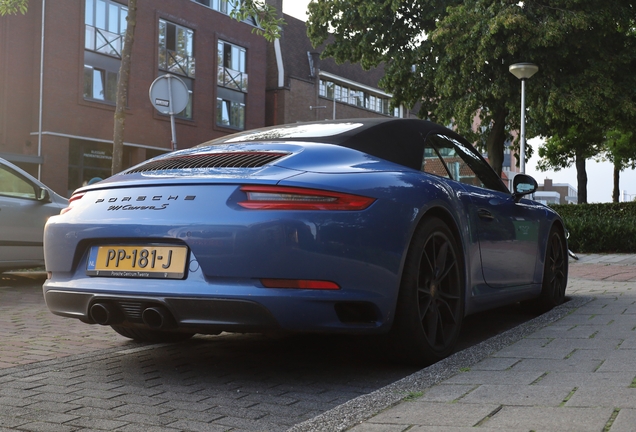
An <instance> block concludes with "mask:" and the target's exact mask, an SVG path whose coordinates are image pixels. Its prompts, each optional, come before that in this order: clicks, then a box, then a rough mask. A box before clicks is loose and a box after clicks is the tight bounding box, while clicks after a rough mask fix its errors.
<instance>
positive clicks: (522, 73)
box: [508, 63, 539, 174]
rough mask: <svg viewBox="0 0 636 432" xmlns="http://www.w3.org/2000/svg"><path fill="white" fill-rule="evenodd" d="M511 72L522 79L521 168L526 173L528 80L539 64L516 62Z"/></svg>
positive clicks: (511, 67) (510, 69)
mask: <svg viewBox="0 0 636 432" xmlns="http://www.w3.org/2000/svg"><path fill="white" fill-rule="evenodd" d="M508 70H509V71H510V73H511V74H513V75H514V76H516V77H517V78H519V79H520V80H521V128H520V129H521V130H520V131H519V135H520V136H519V158H520V161H519V169H520V170H521V174H525V173H526V80H527V79H528V78H530V77H531V76H532V75H534V74H536V73H537V71H538V70H539V66H537V65H536V64H532V63H515V64H513V65H510V66H509V67H508Z"/></svg>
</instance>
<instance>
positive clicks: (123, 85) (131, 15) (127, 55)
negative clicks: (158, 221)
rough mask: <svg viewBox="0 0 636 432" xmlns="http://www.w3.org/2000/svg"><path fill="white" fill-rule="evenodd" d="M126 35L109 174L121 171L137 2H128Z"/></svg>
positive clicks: (129, 0) (118, 84) (116, 97)
mask: <svg viewBox="0 0 636 432" xmlns="http://www.w3.org/2000/svg"><path fill="white" fill-rule="evenodd" d="M126 22H127V26H126V34H125V35H124V46H123V47H122V50H121V64H120V65H119V77H118V79H117V95H116V96H115V115H114V128H113V159H112V165H111V174H112V175H115V174H117V173H118V172H120V171H121V170H122V167H123V156H124V128H125V125H126V105H127V102H128V82H129V81H130V67H131V64H132V47H133V42H134V40H135V27H137V0H128V14H127V15H126Z"/></svg>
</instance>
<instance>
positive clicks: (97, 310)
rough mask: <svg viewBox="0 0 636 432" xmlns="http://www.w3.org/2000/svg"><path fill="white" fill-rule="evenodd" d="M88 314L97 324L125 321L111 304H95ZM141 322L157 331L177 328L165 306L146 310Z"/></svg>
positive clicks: (122, 315)
mask: <svg viewBox="0 0 636 432" xmlns="http://www.w3.org/2000/svg"><path fill="white" fill-rule="evenodd" d="M88 312H89V315H90V318H91V319H92V320H93V321H94V322H96V323H97V324H101V325H114V324H120V323H122V322H123V321H124V314H123V313H122V312H121V310H120V309H119V308H118V307H117V306H115V305H113V304H111V303H95V304H93V305H92V306H91V307H90V309H89V311H88ZM141 320H142V321H143V322H144V324H146V325H147V326H148V327H150V328H152V329H156V330H168V329H173V328H175V327H176V326H177V325H176V322H175V320H174V318H173V317H172V314H171V313H170V312H169V311H168V310H167V309H166V308H165V307H163V306H151V307H148V308H146V309H144V310H143V311H142V313H141Z"/></svg>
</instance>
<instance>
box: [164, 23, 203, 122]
mask: <svg viewBox="0 0 636 432" xmlns="http://www.w3.org/2000/svg"><path fill="white" fill-rule="evenodd" d="M158 45H159V65H158V66H159V76H162V75H165V72H168V73H172V74H174V75H178V76H179V78H180V79H181V80H182V81H183V82H184V83H185V85H186V87H188V94H189V97H188V105H187V106H186V108H185V109H184V110H183V111H181V112H180V113H178V114H176V116H177V117H180V118H185V119H192V88H193V86H194V75H195V60H194V31H193V30H191V29H189V28H187V27H183V26H180V25H178V24H174V23H171V22H169V21H165V20H163V19H160V20H159V43H158Z"/></svg>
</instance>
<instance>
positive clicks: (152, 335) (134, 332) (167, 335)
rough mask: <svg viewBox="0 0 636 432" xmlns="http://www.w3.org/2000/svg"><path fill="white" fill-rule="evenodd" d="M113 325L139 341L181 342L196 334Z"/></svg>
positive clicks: (116, 329) (120, 331) (120, 332)
mask: <svg viewBox="0 0 636 432" xmlns="http://www.w3.org/2000/svg"><path fill="white" fill-rule="evenodd" d="M111 327H112V329H113V330H115V331H116V332H117V333H119V334H120V335H122V336H125V337H127V338H130V339H134V340H136V341H138V342H181V341H184V340H188V339H190V338H191V337H192V336H194V333H181V332H171V331H164V330H147V329H138V328H134V327H125V326H121V325H112V326H111Z"/></svg>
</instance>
